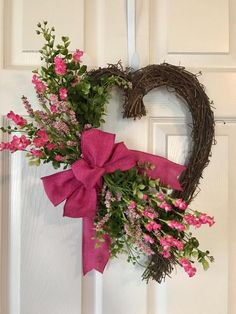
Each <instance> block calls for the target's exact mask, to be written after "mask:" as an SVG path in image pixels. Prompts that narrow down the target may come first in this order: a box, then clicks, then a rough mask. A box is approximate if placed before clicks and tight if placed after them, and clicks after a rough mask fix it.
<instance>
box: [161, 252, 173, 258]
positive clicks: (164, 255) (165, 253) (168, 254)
mask: <svg viewBox="0 0 236 314" xmlns="http://www.w3.org/2000/svg"><path fill="white" fill-rule="evenodd" d="M161 255H162V256H163V257H165V258H169V257H171V255H170V252H168V251H164V252H161Z"/></svg>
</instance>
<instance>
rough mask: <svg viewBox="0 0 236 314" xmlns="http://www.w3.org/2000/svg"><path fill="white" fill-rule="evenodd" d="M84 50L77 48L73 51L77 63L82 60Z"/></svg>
mask: <svg viewBox="0 0 236 314" xmlns="http://www.w3.org/2000/svg"><path fill="white" fill-rule="evenodd" d="M83 54H84V52H83V51H82V50H79V49H76V51H75V52H74V53H73V60H74V62H75V63H78V62H80V61H81V60H80V59H81V57H82V56H83Z"/></svg>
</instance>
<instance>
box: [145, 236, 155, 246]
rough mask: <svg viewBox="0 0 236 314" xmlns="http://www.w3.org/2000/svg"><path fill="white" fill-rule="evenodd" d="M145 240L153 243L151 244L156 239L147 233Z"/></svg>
mask: <svg viewBox="0 0 236 314" xmlns="http://www.w3.org/2000/svg"><path fill="white" fill-rule="evenodd" d="M144 241H145V242H149V243H151V244H153V243H154V239H153V238H152V237H150V236H149V235H148V234H145V235H144Z"/></svg>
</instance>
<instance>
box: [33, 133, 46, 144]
mask: <svg viewBox="0 0 236 314" xmlns="http://www.w3.org/2000/svg"><path fill="white" fill-rule="evenodd" d="M47 142H48V134H47V132H45V131H43V130H38V132H37V137H36V138H35V139H34V140H33V143H34V145H35V146H36V147H42V146H44V145H45V144H46V143H47Z"/></svg>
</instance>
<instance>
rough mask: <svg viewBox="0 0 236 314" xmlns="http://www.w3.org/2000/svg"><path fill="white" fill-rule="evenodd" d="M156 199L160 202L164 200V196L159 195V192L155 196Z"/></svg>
mask: <svg viewBox="0 0 236 314" xmlns="http://www.w3.org/2000/svg"><path fill="white" fill-rule="evenodd" d="M156 197H157V198H158V199H159V200H160V201H162V202H163V201H164V199H165V195H164V194H163V193H161V192H158V193H157V194H156Z"/></svg>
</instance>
